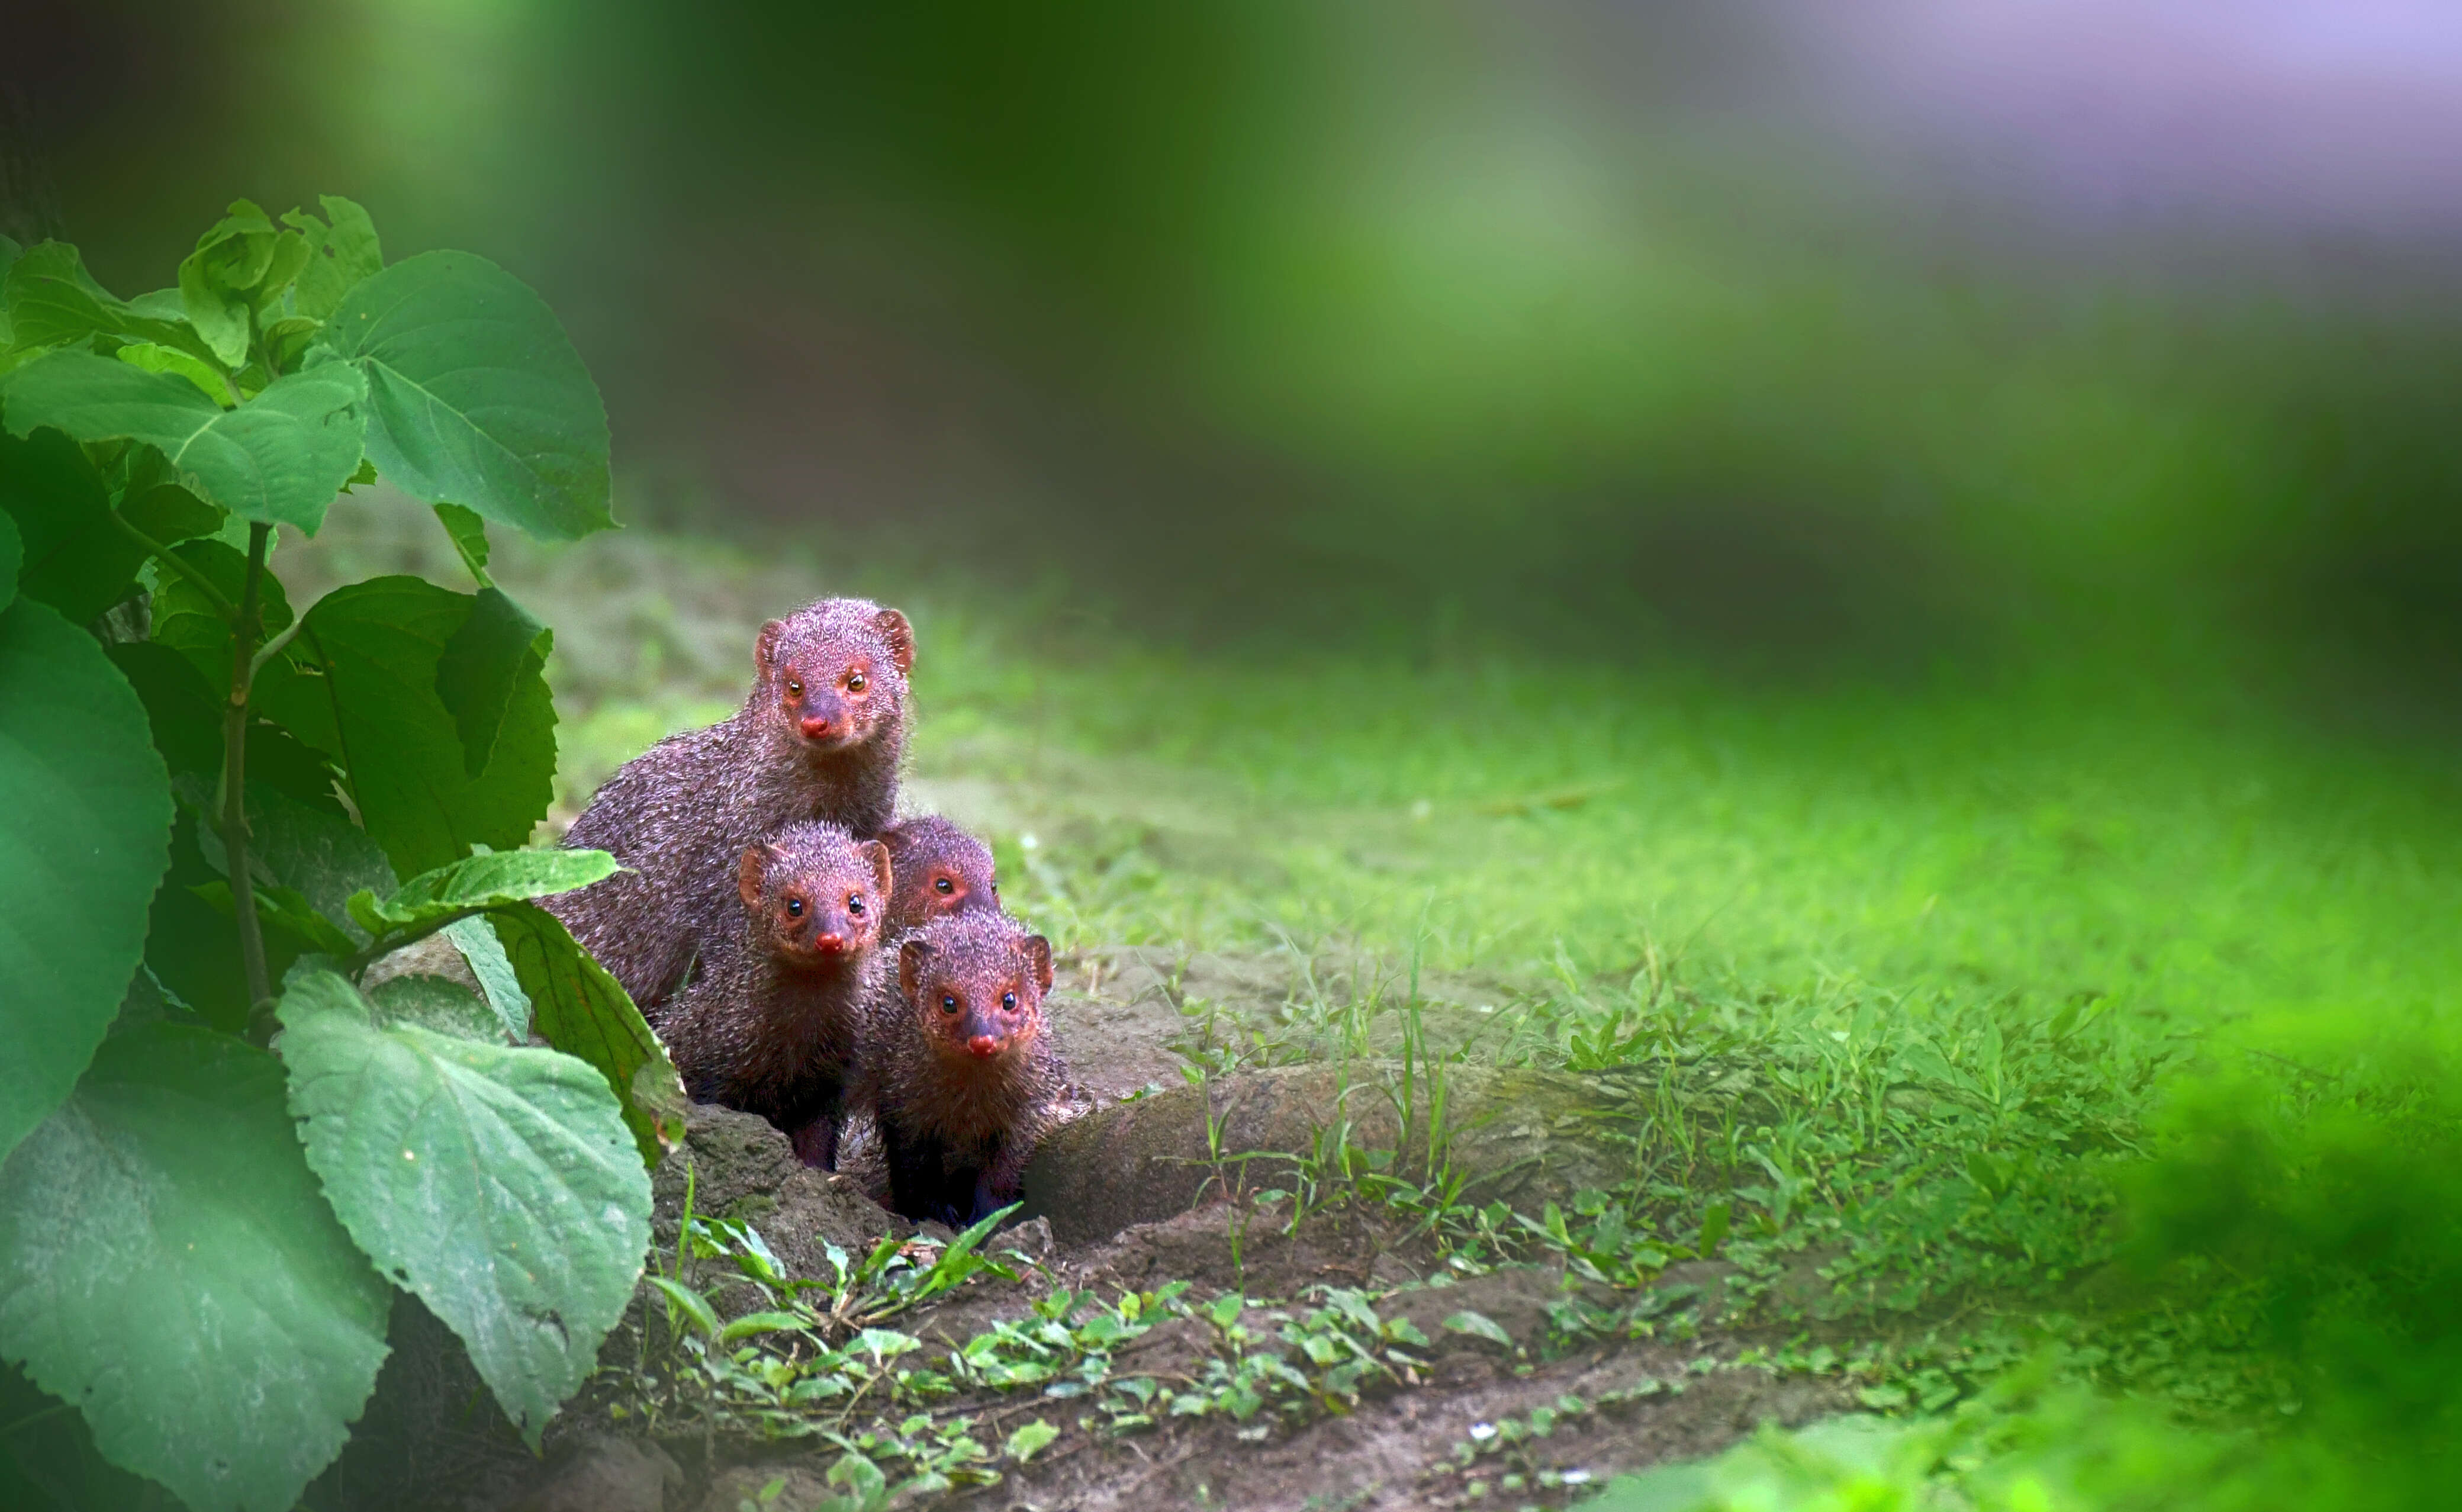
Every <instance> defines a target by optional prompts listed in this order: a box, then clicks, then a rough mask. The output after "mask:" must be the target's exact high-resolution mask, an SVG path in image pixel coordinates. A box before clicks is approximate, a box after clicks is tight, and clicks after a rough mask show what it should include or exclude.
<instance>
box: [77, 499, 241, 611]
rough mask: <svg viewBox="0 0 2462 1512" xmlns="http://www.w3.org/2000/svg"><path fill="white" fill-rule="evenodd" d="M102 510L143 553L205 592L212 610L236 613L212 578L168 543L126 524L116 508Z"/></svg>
mask: <svg viewBox="0 0 2462 1512" xmlns="http://www.w3.org/2000/svg"><path fill="white" fill-rule="evenodd" d="M104 512H105V513H106V514H109V515H110V516H111V523H112V524H113V525H114V526H116V527H118V528H119V533H120V534H122V535H124V536H126V537H128V538H129V539H130V540H132V541H134V542H136V543H137V544H138V545H139V546H141V547H143V548H144V549H145V554H146V555H148V556H150V557H152V558H154V559H155V560H156V561H158V562H160V563H162V565H163V566H165V567H167V568H169V569H170V570H171V571H173V572H177V573H179V574H180V575H181V576H182V577H184V578H186V579H187V580H188V585H189V586H190V587H192V588H194V589H195V590H196V591H197V592H198V593H201V594H205V602H207V603H209V604H211V605H213V606H214V613H216V614H218V615H220V616H223V617H224V618H225V619H228V620H236V619H237V618H238V617H239V606H238V605H236V604H234V603H232V602H231V601H230V600H229V599H228V598H227V597H225V596H224V595H223V591H222V590H221V589H219V588H216V587H215V586H214V584H213V579H211V578H209V577H207V576H206V575H205V573H203V572H198V571H197V570H196V569H195V568H193V567H191V566H189V565H188V563H187V562H186V561H185V560H184V559H183V558H181V557H178V556H174V555H172V554H171V549H170V548H169V547H167V546H164V545H163V544H162V542H160V541H158V540H156V539H154V537H152V536H150V535H148V534H146V533H145V532H144V531H142V530H140V529H138V528H137V527H135V526H133V525H131V524H129V523H128V521H127V519H126V518H125V517H124V516H122V515H121V514H120V512H119V510H117V509H107V510H105V511H104Z"/></svg>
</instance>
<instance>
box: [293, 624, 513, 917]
mask: <svg viewBox="0 0 2462 1512" xmlns="http://www.w3.org/2000/svg"><path fill="white" fill-rule="evenodd" d="M474 602H475V601H474V600H473V599H472V598H471V597H470V596H469V595H467V594H456V593H452V592H450V591H448V590H446V589H442V588H439V587H437V586H436V585H435V584H433V583H429V582H424V581H422V580H421V579H419V578H416V577H378V578H373V579H370V580H369V581H367V582H364V583H354V584H352V585H351V586H350V587H347V588H338V589H335V591H334V592H332V593H330V594H326V595H325V596H324V597H323V598H321V599H319V600H317V601H316V603H315V604H314V606H313V607H312V608H310V610H309V611H308V615H307V624H306V626H305V627H303V628H302V630H301V631H300V633H299V637H298V638H297V639H296V640H293V641H292V645H291V654H292V657H293V658H294V659H297V660H298V661H300V662H301V663H302V664H303V665H304V666H306V667H308V668H310V669H312V670H313V672H314V673H315V674H316V675H314V676H302V677H294V678H292V679H289V680H277V682H276V684H275V685H274V686H272V687H270V688H269V689H267V690H265V691H264V692H262V693H261V694H260V695H259V698H258V702H257V706H258V707H259V708H260V709H261V710H263V711H264V712H265V713H266V714H267V715H268V716H269V717H270V718H271V719H273V720H275V721H276V722H278V723H279V724H283V725H285V726H286V727H288V728H289V729H291V730H292V732H294V733H295V734H297V735H298V736H299V737H300V738H301V739H302V740H305V741H307V742H308V743H309V744H310V745H314V746H316V747H317V748H318V749H320V750H322V751H324V752H326V754H328V755H329V756H332V757H333V758H334V759H335V761H336V762H337V763H339V764H340V765H341V767H342V768H343V770H344V772H345V773H346V783H347V786H348V788H349V790H350V793H351V796H352V798H353V799H354V801H355V802H356V804H357V806H358V810H359V817H360V819H361V820H362V821H363V822H364V823H365V824H366V826H367V830H368V832H369V833H370V834H372V835H374V836H375V837H376V839H377V843H378V844H379V845H381V846H383V847H384V850H385V854H386V855H388V856H390V857H392V859H393V865H394V870H395V872H397V873H398V874H400V875H404V876H413V875H418V874H419V873H421V872H425V871H429V870H432V869H433V868H436V867H440V866H444V865H447V864H449V863H451V862H453V861H457V860H459V859H461V858H462V857H463V856H464V855H465V854H467V853H469V850H470V848H471V847H472V846H473V845H486V846H488V847H491V848H493V849H495V850H499V851H511V850H516V849H518V848H519V847H520V846H521V845H522V844H523V843H524V842H525V841H527V840H528V839H529V835H530V830H531V828H532V827H533V826H535V825H536V824H537V823H538V821H539V818H540V816H541V815H543V814H545V813H546V812H547V806H548V801H549V799H550V798H551V795H552V792H553V781H554V775H555V709H554V706H553V704H552V702H551V701H550V699H549V695H548V689H547V682H546V680H545V679H543V678H541V677H538V676H536V675H532V676H530V677H529V678H527V679H525V680H523V681H522V682H521V683H520V684H519V685H518V686H516V687H515V688H514V690H513V695H512V698H511V701H510V702H509V703H508V706H507V708H506V711H505V719H504V724H503V726H502V727H501V728H500V729H499V731H498V732H497V736H496V747H495V751H494V754H493V755H492V756H491V757H490V759H489V760H488V762H487V766H486V770H484V771H483V772H481V773H480V774H479V776H478V777H476V778H473V777H471V776H470V775H469V773H468V771H467V769H466V767H465V765H464V760H463V750H462V738H461V735H460V732H459V729H458V727H457V725H456V724H455V721H454V719H453V715H452V713H451V711H449V710H448V709H446V708H445V706H444V703H443V700H441V699H440V698H438V696H437V692H436V674H437V667H438V665H439V663H440V662H441V661H442V660H443V656H444V648H445V647H446V646H447V645H448V644H450V643H451V641H452V639H453V637H454V635H455V633H456V632H458V631H459V630H461V628H462V626H463V623H464V621H465V620H467V619H468V618H469V616H470V612H471V609H472V606H473V604H474Z"/></svg>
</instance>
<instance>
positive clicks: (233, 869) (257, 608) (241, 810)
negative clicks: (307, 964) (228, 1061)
mask: <svg viewBox="0 0 2462 1512" xmlns="http://www.w3.org/2000/svg"><path fill="white" fill-rule="evenodd" d="M272 537H273V527H271V526H270V525H264V524H251V525H250V526H249V527H248V576H247V577H246V578H244V579H242V581H241V585H240V594H239V613H238V614H237V616H235V617H234V618H233V619H232V621H231V684H230V705H229V707H227V708H226V709H225V710H223V850H224V853H225V855H226V858H227V863H228V867H229V872H230V888H231V901H232V903H234V904H235V905H237V912H238V915H239V961H240V968H241V970H242V971H244V972H245V973H246V974H247V977H248V1004H249V1008H250V1017H251V1020H252V1021H253V1019H254V1018H255V1017H256V1016H257V1015H259V1014H261V1013H262V1012H263V1010H264V1008H265V1006H266V1004H269V1003H270V1002H271V1001H272V1000H273V983H272V980H271V979H270V977H269V976H268V975H267V973H266V969H265V930H264V928H263V926H262V925H260V924H259V923H258V922H257V918H256V884H255V881H254V879H253V878H252V877H251V876H250V875H249V873H248V686H249V683H250V681H251V676H250V671H251V666H252V664H253V661H254V659H255V655H256V637H257V635H258V632H259V630H260V629H261V626H262V620H263V618H264V615H263V608H262V604H261V598H262V594H261V589H262V587H263V584H264V582H265V553H266V550H267V548H268V546H269V545H270V542H271V540H272ZM258 1027H259V1026H258V1025H257V1024H255V1023H254V1022H251V1023H250V1025H249V1032H250V1035H251V1037H253V1036H254V1035H255V1034H256V1032H257V1031H258Z"/></svg>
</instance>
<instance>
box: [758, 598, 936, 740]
mask: <svg viewBox="0 0 2462 1512" xmlns="http://www.w3.org/2000/svg"><path fill="white" fill-rule="evenodd" d="M753 660H754V664H755V666H756V667H757V669H758V671H759V673H760V677H761V681H760V685H759V686H758V687H756V688H755V689H754V690H753V695H752V697H753V702H755V703H756V704H757V705H759V706H762V707H765V708H767V710H769V712H770V714H771V716H772V718H773V719H774V720H775V721H776V724H777V728H778V730H779V732H780V733H781V734H782V735H784V736H785V737H786V738H787V739H788V740H789V741H792V742H796V743H799V744H800V745H802V746H803V747H804V748H805V749H806V750H808V751H810V752H811V753H812V754H814V755H823V754H828V753H831V752H836V751H843V750H848V749H851V748H852V747H853V746H857V745H862V744H864V743H865V742H866V741H869V740H871V739H872V738H873V737H874V736H875V735H876V734H878V733H879V732H880V731H881V730H882V729H883V728H884V727H887V726H894V725H896V724H899V723H900V722H901V721H902V720H903V719H904V717H905V712H906V674H907V673H908V672H909V671H910V670H912V669H913V667H914V665H915V630H914V627H913V626H911V625H909V624H908V623H907V622H906V616H904V615H901V614H899V613H898V612H897V611H896V610H895V609H883V608H881V607H880V606H879V605H878V604H875V603H873V602H871V601H870V600H869V599H862V598H824V599H822V600H821V601H820V602H819V603H816V604H810V605H808V606H806V607H805V608H802V609H799V610H797V611H795V612H794V613H793V614H791V615H788V616H787V617H786V618H784V619H773V620H771V621H769V622H768V623H767V624H766V625H763V626H762V627H761V637H760V639H759V640H758V641H757V642H756V643H755V645H754V647H753Z"/></svg>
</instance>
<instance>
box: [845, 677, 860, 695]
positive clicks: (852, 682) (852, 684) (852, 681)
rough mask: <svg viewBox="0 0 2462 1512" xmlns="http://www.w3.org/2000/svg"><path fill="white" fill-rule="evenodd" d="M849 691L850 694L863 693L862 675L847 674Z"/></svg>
mask: <svg viewBox="0 0 2462 1512" xmlns="http://www.w3.org/2000/svg"><path fill="white" fill-rule="evenodd" d="M847 691H848V692H849V693H860V692H862V691H863V674H862V673H860V672H850V673H848V674H847Z"/></svg>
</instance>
